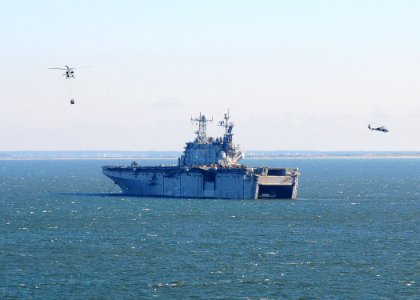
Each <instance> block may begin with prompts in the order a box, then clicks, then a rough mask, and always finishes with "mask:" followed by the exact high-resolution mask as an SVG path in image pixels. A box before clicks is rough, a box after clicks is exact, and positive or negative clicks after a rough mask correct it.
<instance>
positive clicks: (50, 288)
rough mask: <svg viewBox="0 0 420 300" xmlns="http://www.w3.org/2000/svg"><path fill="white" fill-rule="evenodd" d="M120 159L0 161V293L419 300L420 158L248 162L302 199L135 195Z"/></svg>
mask: <svg viewBox="0 0 420 300" xmlns="http://www.w3.org/2000/svg"><path fill="white" fill-rule="evenodd" d="M161 162H163V163H165V164H170V163H175V161H171V160H165V161H161V160H143V161H140V163H141V164H149V165H153V164H156V163H161ZM120 163H126V164H128V163H130V161H100V160H27V161H26V160H24V161H0V298H1V299H121V298H124V299H149V298H161V299H419V298H420V289H419V284H420V282H419V281H420V279H419V270H420V242H419V238H420V234H419V225H420V224H419V223H420V159H287V160H284V159H264V160H248V161H246V163H247V164H249V165H254V166H257V165H267V166H289V167H299V169H300V170H301V173H302V175H301V177H300V181H299V200H297V201H291V200H265V201H255V200H241V201H239V200H200V199H167V198H136V197H127V196H123V195H120V194H118V188H115V187H113V183H112V182H111V181H110V180H109V179H108V178H106V177H105V176H103V175H102V173H101V169H100V166H101V165H104V164H120Z"/></svg>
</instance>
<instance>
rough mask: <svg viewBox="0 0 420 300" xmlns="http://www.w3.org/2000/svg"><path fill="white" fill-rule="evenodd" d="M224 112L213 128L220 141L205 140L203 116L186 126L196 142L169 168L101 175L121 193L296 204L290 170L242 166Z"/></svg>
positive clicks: (118, 169)
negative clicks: (220, 132) (218, 129)
mask: <svg viewBox="0 0 420 300" xmlns="http://www.w3.org/2000/svg"><path fill="white" fill-rule="evenodd" d="M229 120H230V115H229V113H227V114H225V115H224V118H223V121H220V122H219V123H218V125H220V126H222V127H224V131H225V132H224V135H223V137H218V138H212V137H207V123H208V122H212V121H213V119H209V118H207V117H206V116H205V115H204V114H201V113H200V115H199V117H198V118H191V121H192V122H194V123H196V124H197V125H198V130H197V131H196V132H195V134H196V138H195V139H194V141H192V142H188V143H186V146H185V149H184V152H183V155H182V156H181V157H180V158H179V159H178V165H174V166H140V165H139V164H138V163H137V162H132V163H131V165H128V166H103V167H102V170H103V173H104V174H105V175H106V176H107V177H109V178H110V179H111V180H112V181H114V183H115V184H117V185H118V186H119V187H120V188H121V191H122V193H123V194H128V195H133V196H147V197H175V198H220V199H296V198H297V190H298V176H299V171H298V169H295V168H273V167H247V166H244V165H241V164H240V163H239V161H240V160H241V159H242V158H244V153H243V152H242V151H241V150H240V149H239V146H237V145H235V144H234V143H233V133H232V130H233V127H234V124H233V123H232V122H230V121H229Z"/></svg>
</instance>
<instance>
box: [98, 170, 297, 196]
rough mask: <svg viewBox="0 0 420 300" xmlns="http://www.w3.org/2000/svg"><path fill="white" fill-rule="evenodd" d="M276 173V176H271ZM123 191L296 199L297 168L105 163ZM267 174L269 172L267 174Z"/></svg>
mask: <svg viewBox="0 0 420 300" xmlns="http://www.w3.org/2000/svg"><path fill="white" fill-rule="evenodd" d="M270 172H271V173H275V175H268V174H270ZM103 173H104V174H105V175H106V176H108V177H109V178H110V179H111V180H113V181H114V182H115V184H117V185H118V186H119V187H120V188H121V191H122V192H123V193H124V194H129V195H135V196H149V197H150V196H152V197H176V198H220V199H296V197H297V183H298V176H297V174H294V169H274V168H218V169H215V168H207V169H204V168H200V167H197V168H182V167H178V166H174V167H127V166H104V167H103ZM267 173H268V174H267Z"/></svg>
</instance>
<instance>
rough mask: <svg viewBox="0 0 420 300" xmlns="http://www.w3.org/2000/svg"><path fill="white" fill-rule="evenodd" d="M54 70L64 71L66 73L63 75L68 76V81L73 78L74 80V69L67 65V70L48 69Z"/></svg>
mask: <svg viewBox="0 0 420 300" xmlns="http://www.w3.org/2000/svg"><path fill="white" fill-rule="evenodd" d="M48 69H54V70H64V71H66V72H65V73H64V74H63V75H64V76H66V79H69V78H73V79H74V68H70V67H69V66H67V65H65V68H48Z"/></svg>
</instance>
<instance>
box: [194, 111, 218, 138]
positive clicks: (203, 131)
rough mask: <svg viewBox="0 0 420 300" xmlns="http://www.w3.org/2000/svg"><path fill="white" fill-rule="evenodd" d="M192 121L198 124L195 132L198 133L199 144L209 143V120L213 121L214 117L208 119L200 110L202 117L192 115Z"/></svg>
mask: <svg viewBox="0 0 420 300" xmlns="http://www.w3.org/2000/svg"><path fill="white" fill-rule="evenodd" d="M191 122H195V124H198V130H197V131H196V132H195V134H197V137H196V139H195V141H196V142H197V143H199V144H207V143H208V139H207V122H213V118H211V119H207V117H206V116H205V115H204V114H201V112H200V117H198V118H194V119H193V118H192V117H191Z"/></svg>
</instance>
